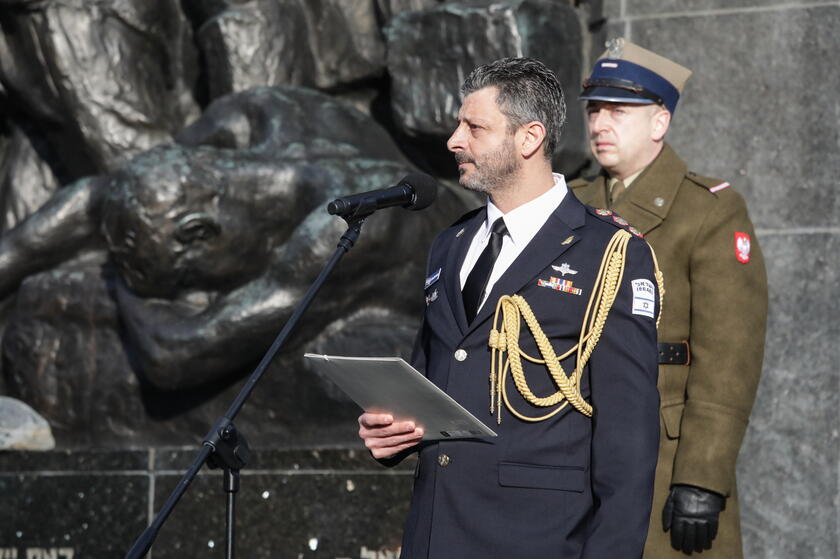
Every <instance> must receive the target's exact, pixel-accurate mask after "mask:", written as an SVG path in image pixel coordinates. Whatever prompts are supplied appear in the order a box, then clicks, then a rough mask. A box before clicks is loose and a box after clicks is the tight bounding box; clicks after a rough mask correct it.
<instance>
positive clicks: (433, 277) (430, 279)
mask: <svg viewBox="0 0 840 559" xmlns="http://www.w3.org/2000/svg"><path fill="white" fill-rule="evenodd" d="M442 269H443V268H438V269H437V272H435V273H434V274H432V275H431V276H429V277H427V278H426V285H425V287H423V289H429V287H430V286H431V285H432V284H433V283H435V282H436V281H437V280H439V279H440V271H441V270H442Z"/></svg>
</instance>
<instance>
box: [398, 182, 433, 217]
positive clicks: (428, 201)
mask: <svg viewBox="0 0 840 559" xmlns="http://www.w3.org/2000/svg"><path fill="white" fill-rule="evenodd" d="M400 182H401V183H404V184H408V185H410V186H411V188H413V189H414V200H413V201H412V202H411V204H409V205H408V206H406V208H408V209H409V210H422V209H424V208H428V207H429V206H431V205H432V203H433V202H434V201H435V199H436V198H437V187H438V184H437V181H436V180H435V179H434V178H432V177H431V176H429V175H427V174H426V173H410V174H408V175H406V176H405V178H403V180H401V181H400Z"/></svg>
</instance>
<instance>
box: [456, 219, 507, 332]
mask: <svg viewBox="0 0 840 559" xmlns="http://www.w3.org/2000/svg"><path fill="white" fill-rule="evenodd" d="M507 232H508V230H507V227H505V220H504V219H503V218H501V217H500V218H499V219H497V220H496V221H494V222H493V225H492V226H491V227H490V240H489V241H488V242H487V246H486V247H485V248H484V252H482V253H481V256H479V257H478V260H477V261H476V263H475V266H473V269H472V271H471V272H470V275H469V276H467V281H466V282H465V283H464V289H463V290H462V291H461V296H462V298H463V300H464V310H465V311H466V313H467V322H472V321H473V319H474V318H475V315H476V313H478V307H479V304H480V303H481V299H482V297H484V289H485V288H486V287H487V281H488V280H489V279H490V274H491V273H492V272H493V265H494V264H495V263H496V258H498V257H499V253H500V252H501V251H502V241H503V240H504V237H505V235H507Z"/></svg>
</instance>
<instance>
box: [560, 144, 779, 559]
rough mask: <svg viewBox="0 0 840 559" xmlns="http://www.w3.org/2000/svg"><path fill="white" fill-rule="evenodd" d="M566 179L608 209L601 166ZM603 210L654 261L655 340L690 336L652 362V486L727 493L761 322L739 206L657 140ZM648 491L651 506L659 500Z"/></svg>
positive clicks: (759, 285) (763, 298)
mask: <svg viewBox="0 0 840 559" xmlns="http://www.w3.org/2000/svg"><path fill="white" fill-rule="evenodd" d="M569 186H570V187H571V188H572V190H573V192H574V193H575V194H576V195H577V197H578V198H579V199H580V200H581V201H583V202H584V203H586V204H589V205H592V206H595V207H601V208H606V207H608V204H607V177H606V176H605V175H604V174H603V173H602V174H601V175H600V176H598V177H597V178H595V179H594V180H592V181H591V182H588V181H584V180H577V181H573V182H572V183H570V184H569ZM610 209H612V210H613V211H615V213H617V214H618V215H620V216H621V217H623V218H624V219H626V220H627V221H629V222H630V224H631V225H633V226H634V227H636V228H637V229H639V230H640V231H641V232H642V234H644V236H645V239H646V240H647V241H648V242H649V243H650V244H651V245H652V246H653V248H654V250H655V252H656V256H657V258H658V260H659V265H660V268H661V270H662V272H663V274H664V279H665V300H664V305H663V309H662V313H663V314H662V318H661V322H660V326H659V341H660V342H671V341H681V340H688V341H689V344H690V354H691V356H690V362H689V364H688V365H660V368H659V391H660V396H661V419H662V425H663V431H662V435H661V437H662V441H661V442H662V444H661V445H660V449H661V452H665V456H660V462H662V463H661V464H660V466H661V468H658V470H657V478H658V479H657V492H660V493H661V491H660V486H662V488H664V489H663V490H664V491H667V488H668V487H669V486H670V485H672V484H688V485H695V486H698V487H702V488H705V489H710V490H712V491H715V492H717V493H720V494H722V495H726V496H729V495H732V494H734V492H735V460H736V458H737V456H738V450H739V448H740V446H741V441H742V439H743V436H744V432H745V430H746V427H747V420H748V418H749V415H750V411H751V409H752V405H753V400H754V397H755V392H756V387H757V385H758V379H759V375H760V373H761V363H762V357H763V352H764V333H765V325H766V320H767V278H766V274H765V269H764V260H763V257H762V254H761V250H760V249H759V246H758V242H757V240H756V238H755V232H754V230H753V226H752V223H751V221H750V219H749V216H748V215H747V209H746V204H745V203H744V200H743V198H742V197H741V196H740V195H739V194H738V193H737V192H735V190H733V189H732V188H729V187H728V184H726V183H722V181H719V180H714V179H709V178H706V177H701V176H699V175H695V174H694V173H690V172H688V169H687V167H686V164H685V163H684V162H683V161H682V160H681V159H680V158H679V156H677V154H676V153H675V152H674V151H673V149H671V147H670V146H668V145H667V144H666V145H665V146H664V149H663V151H662V152H661V153H660V155H659V156H658V157H657V159H656V160H654V162H653V163H651V164H650V165H649V166H648V168H647V169H646V170H645V171H644V172H643V173H642V174H641V175H640V176H639V177H638V178H637V179H636V180H635V181H634V182H633V183H632V184H631V185H630V187H629V188H628V189H627V190H626V191H625V192H624V193H623V195H622V196H621V197H620V198H619V199H618V200H617V203H616V204H615V206H614V207H612V208H610ZM672 453H673V460H671V457H670V454H672ZM669 473H670V475H668V474H669ZM664 476H667V477H668V478H669V479H667V480H664V479H661V477H664ZM662 482H664V483H662ZM657 497H658V498H656V499H655V505H654V506H656V505H657V503H658V504H661V503H664V496H662V495H661V494H660V495H658V496H657ZM732 500H733V499H730V501H732ZM735 505H736V506H737V503H735ZM654 511H655V513H656V512H658V511H656V509H654ZM659 511H661V508H660V509H659ZM735 521H736V522H737V519H736V520H735ZM658 524H659V526H660V530H661V521H660V522H659V523H658ZM651 528H652V529H653V528H654V525H653V524H652V525H651ZM736 529H737V528H736ZM713 548H714V545H713ZM738 555H740V553H738Z"/></svg>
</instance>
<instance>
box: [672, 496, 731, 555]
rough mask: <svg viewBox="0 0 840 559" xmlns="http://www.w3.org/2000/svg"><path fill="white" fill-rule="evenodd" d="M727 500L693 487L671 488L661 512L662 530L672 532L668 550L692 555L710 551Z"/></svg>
mask: <svg viewBox="0 0 840 559" xmlns="http://www.w3.org/2000/svg"><path fill="white" fill-rule="evenodd" d="M724 508H726V497H724V496H723V495H720V494H719V493H715V492H714V491H709V490H708V489H701V488H700V487H694V486H693V485H673V486H671V493H670V494H669V495H668V500H667V501H665V508H664V509H663V510H662V528H663V529H664V530H665V531H666V532H667V531H668V530H671V547H673V548H674V549H676V550H677V551H682V552H683V553H687V554H688V555H691V553H692V552H693V551H703V550H704V549H711V548H712V540H713V539H715V536H717V531H718V516H720V511H722V510H723V509H724Z"/></svg>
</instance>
